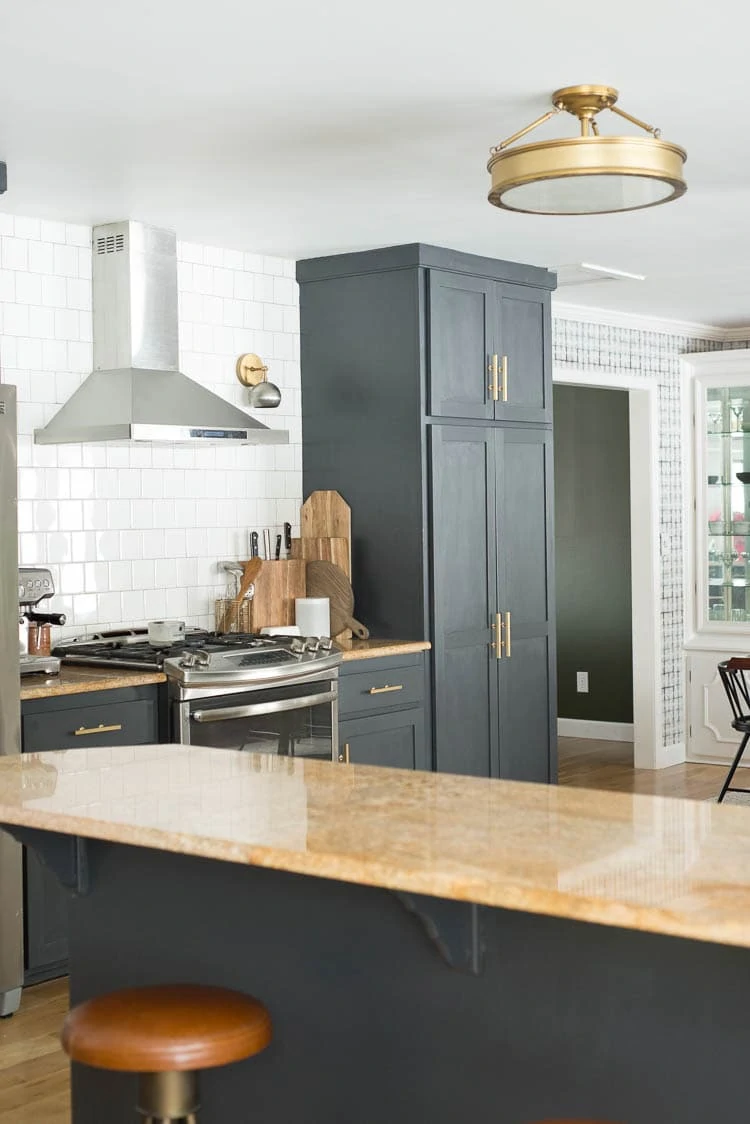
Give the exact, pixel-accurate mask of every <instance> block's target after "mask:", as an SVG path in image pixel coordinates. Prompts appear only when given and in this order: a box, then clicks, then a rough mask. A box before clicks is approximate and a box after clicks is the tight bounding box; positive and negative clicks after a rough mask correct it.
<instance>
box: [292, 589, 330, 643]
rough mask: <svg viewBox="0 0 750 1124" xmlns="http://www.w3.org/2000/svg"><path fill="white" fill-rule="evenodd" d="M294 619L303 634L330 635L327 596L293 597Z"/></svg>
mask: <svg viewBox="0 0 750 1124" xmlns="http://www.w3.org/2000/svg"><path fill="white" fill-rule="evenodd" d="M294 619H295V622H296V624H297V626H298V627H299V630H300V632H301V633H302V635H303V636H330V635H331V602H330V601H329V599H328V598H327V597H295V599H294Z"/></svg>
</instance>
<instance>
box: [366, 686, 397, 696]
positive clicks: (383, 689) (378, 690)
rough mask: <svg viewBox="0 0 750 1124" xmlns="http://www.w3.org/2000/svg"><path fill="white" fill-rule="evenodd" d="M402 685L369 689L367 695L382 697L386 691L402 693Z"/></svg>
mask: <svg viewBox="0 0 750 1124" xmlns="http://www.w3.org/2000/svg"><path fill="white" fill-rule="evenodd" d="M403 689H404V685H403V683H399V684H398V685H397V686H395V687H389V686H388V684H387V683H386V685H385V687H370V690H369V692H368V694H370V695H384V694H386V692H387V691H403Z"/></svg>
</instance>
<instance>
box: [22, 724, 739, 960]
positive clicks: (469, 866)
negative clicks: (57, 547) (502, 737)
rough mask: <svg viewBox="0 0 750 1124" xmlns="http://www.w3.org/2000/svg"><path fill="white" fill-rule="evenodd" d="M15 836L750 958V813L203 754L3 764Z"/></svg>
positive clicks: (164, 749)
mask: <svg viewBox="0 0 750 1124" xmlns="http://www.w3.org/2000/svg"><path fill="white" fill-rule="evenodd" d="M0 823H7V824H22V825H26V826H28V827H37V828H43V829H46V830H48V831H55V832H62V833H65V834H71V835H81V836H88V837H91V838H95V839H104V840H111V841H114V842H118V843H124V844H130V845H134V846H141V847H153V848H157V849H160V850H164V851H174V852H177V853H183V854H188V855H199V856H204V857H206V858H210V859H217V860H221V861H225V862H234V863H247V864H252V865H256V866H261V867H269V868H274V869H277V870H288V871H294V872H296V873H300V874H307V875H315V876H319V877H324V878H333V879H338V880H340V881H344V882H354V883H360V884H363V885H368V886H382V887H384V888H387V889H392V890H401V891H407V892H409V891H410V892H413V893H419V894H431V895H435V896H438V897H443V898H452V899H455V900H459V901H471V902H477V903H480V904H485V905H489V906H500V907H504V908H506V909H513V910H523V911H526V912H530V913H539V914H548V915H551V916H555V917H567V918H573V919H578V920H582V921H590V922H597V923H600V924H604V925H615V926H619V927H621V928H626V929H640V930H644V931H649V932H653V933H663V934H668V935H671V936H678V937H690V938H695V939H698V940H704V941H713V942H717V943H720V944H733V945H741V946H744V947H747V948H750V813H748V810H747V809H746V808H738V807H719V806H717V805H715V804H709V803H699V802H697V801H688V800H674V799H667V798H663V797H656V796H633V795H626V794H622V793H611V792H594V791H589V790H586V789H578V788H558V787H554V786H545V785H531V784H519V783H514V782H510V781H495V780H484V779H479V778H473V777H456V776H451V775H446V774H442V775H441V774H435V773H422V772H413V773H412V772H408V771H407V770H405V769H404V770H401V769H378V768H368V767H365V766H357V765H348V766H347V765H335V764H331V763H328V762H317V761H300V760H295V759H294V758H290V757H284V758H279V757H273V756H262V755H255V754H244V753H238V752H235V751H231V750H220V749H202V748H199V747H197V746H194V747H189V746H177V745H162V746H137V747H117V748H103V749H97V748H91V749H85V750H84V749H74V750H61V751H57V752H53V753H40V754H25V755H23V756H22V757H5V758H0Z"/></svg>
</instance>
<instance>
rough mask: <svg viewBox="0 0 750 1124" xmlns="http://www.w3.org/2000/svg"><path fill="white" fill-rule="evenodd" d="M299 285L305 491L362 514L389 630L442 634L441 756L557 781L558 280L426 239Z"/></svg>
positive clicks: (436, 666)
mask: <svg viewBox="0 0 750 1124" xmlns="http://www.w3.org/2000/svg"><path fill="white" fill-rule="evenodd" d="M297 279H298V281H299V283H300V315H301V364H302V438H303V488H304V492H305V494H306V495H307V494H309V493H310V492H311V491H314V490H316V489H328V488H332V489H335V490H337V491H339V492H340V493H341V494H342V495H343V496H344V498H345V499H346V500H347V502H348V503H349V504H350V506H351V508H352V536H353V585H354V590H355V595H356V614H357V616H358V618H359V619H361V620H363V621H365V622H366V623H367V625H368V626H369V628H370V631H371V633H372V635H374V636H383V637H387V638H402V639H409V638H421V637H424V638H426V639H429V640H431V641H432V645H433V648H432V652H431V653H430V654H429V656H428V661H429V668H430V697H429V699H428V706H427V709H426V714H427V717H428V726H429V728H430V730H431V731H432V734H431V735H430V734H428V740H429V744H430V747H431V758H432V765H433V767H434V768H437V769H439V770H441V771H447V772H456V773H470V774H474V775H478V776H499V777H506V778H511V779H518V780H533V781H552V780H555V779H556V771H557V767H556V739H555V728H556V706H555V698H556V684H555V673H554V663H555V635H554V572H553V534H552V495H553V483H552V457H551V453H552V360H551V316H550V294H551V290H552V289H553V288H554V286H555V278H554V275H553V274H551V273H549V272H548V271H547V270H545V269H540V268H538V267H534V266H526V265H519V264H516V263H512V262H504V261H498V260H495V259H492V258H484V257H477V256H475V255H470V254H463V253H459V252H455V251H452V250H446V249H441V248H439V247H434V246H426V245H422V244H420V243H415V244H411V245H406V246H394V247H388V248H385V249H381V250H372V251H366V252H362V253H353V254H342V255H337V256H334V257H327V258H315V259H310V260H307V261H300V262H298V263H297ZM363 729H364V733H361V734H359V735H358V736H359V737H361V738H363V739H364V740H362V741H360V742H359V745H360V746H361V747H362V749H361V753H362V757H363V759H364V758H366V757H367V755H368V753H370V749H369V743H368V742H367V740H366V739H367V738H368V737H369V734H368V733H367V728H366V727H363ZM356 744H357V743H356V739H354V736H352V740H350V742H349V753H350V759H354V758H353V755H354V750H355V747H356ZM393 746H394V748H393V750H392V753H393V754H394V756H396V757H397V758H399V759H400V760H402V761H403V762H404V763H408V761H409V758H410V749H409V738H408V736H407V734H406V733H405V731H404V729H403V728H400V730H399V731H398V732H397V733H396V734H395V736H394V738H393ZM395 763H398V762H395Z"/></svg>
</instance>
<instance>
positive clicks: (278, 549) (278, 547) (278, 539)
mask: <svg viewBox="0 0 750 1124" xmlns="http://www.w3.org/2000/svg"><path fill="white" fill-rule="evenodd" d="M280 558H281V535H277V536H276V561H277V562H278V560H279V559H280Z"/></svg>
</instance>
